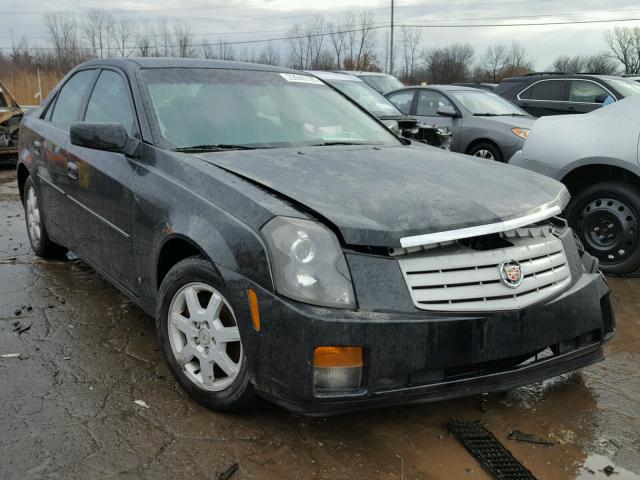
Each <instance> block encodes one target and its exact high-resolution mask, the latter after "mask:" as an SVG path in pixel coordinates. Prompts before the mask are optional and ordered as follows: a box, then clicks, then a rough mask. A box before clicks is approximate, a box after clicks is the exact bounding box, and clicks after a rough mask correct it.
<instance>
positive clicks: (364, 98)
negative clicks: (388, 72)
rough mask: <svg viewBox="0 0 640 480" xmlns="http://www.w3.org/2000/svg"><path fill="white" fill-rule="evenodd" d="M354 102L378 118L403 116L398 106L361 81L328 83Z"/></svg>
mask: <svg viewBox="0 0 640 480" xmlns="http://www.w3.org/2000/svg"><path fill="white" fill-rule="evenodd" d="M327 83H330V84H331V85H333V86H334V87H336V88H337V89H338V90H340V91H341V92H342V93H344V94H345V95H346V96H347V97H349V98H351V99H352V100H353V101H354V102H356V103H358V104H360V105H361V106H362V108H364V109H365V110H367V111H368V112H370V113H373V114H374V115H375V116H376V117H383V116H385V115H402V112H401V111H400V110H398V109H397V108H396V106H395V105H394V104H393V103H391V102H390V101H389V100H387V99H386V98H385V97H383V96H382V94H380V93H378V92H376V91H375V90H374V89H373V88H371V87H370V86H368V85H367V84H366V83H364V82H361V81H353V80H331V81H327Z"/></svg>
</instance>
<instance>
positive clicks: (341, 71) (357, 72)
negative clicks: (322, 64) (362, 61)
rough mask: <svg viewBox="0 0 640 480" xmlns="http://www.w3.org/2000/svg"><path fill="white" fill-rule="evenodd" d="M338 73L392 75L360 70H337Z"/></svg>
mask: <svg viewBox="0 0 640 480" xmlns="http://www.w3.org/2000/svg"><path fill="white" fill-rule="evenodd" d="M338 73H346V74H348V75H356V76H359V75H375V76H378V77H392V76H393V75H390V74H388V73H382V72H364V71H362V70H338Z"/></svg>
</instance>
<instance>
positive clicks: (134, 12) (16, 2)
mask: <svg viewBox="0 0 640 480" xmlns="http://www.w3.org/2000/svg"><path fill="white" fill-rule="evenodd" d="M390 3H391V2H390V0H384V1H382V0H371V1H368V2H363V1H360V2H358V1H355V0H323V1H316V2H313V1H295V0H227V1H216V0H211V1H208V2H204V1H200V0H163V1H157V0H155V1H154V0H147V1H137V0H111V1H109V2H100V1H98V0H56V2H55V3H54V2H51V1H50V0H2V1H1V2H0V47H10V46H11V35H12V34H13V38H14V39H15V40H19V39H20V38H21V37H22V36H25V37H26V38H27V40H28V41H29V43H35V44H39V45H44V44H45V43H46V32H45V29H44V27H43V21H42V14H43V12H45V11H48V10H52V9H55V10H56V11H69V12H75V13H77V14H79V15H81V14H82V13H83V12H85V11H86V10H87V9H89V8H104V9H108V10H110V11H111V12H112V13H113V14H114V15H115V16H128V17H130V18H133V19H135V20H136V21H139V22H144V21H150V22H153V21H155V20H157V19H158V18H160V17H163V16H165V17H167V18H168V19H169V20H172V19H175V20H186V21H188V22H189V23H190V24H191V26H192V29H193V32H194V33H195V34H196V36H197V37H196V38H198V39H205V38H206V39H207V40H209V41H217V40H218V39H220V38H224V39H226V40H228V41H242V40H255V39H267V38H275V37H279V36H283V35H285V34H286V30H287V29H288V28H290V27H291V26H292V25H293V24H294V23H296V22H297V23H304V22H305V21H309V19H310V18H311V17H312V16H313V15H314V14H318V13H322V14H324V15H325V16H326V17H327V19H328V20H330V21H335V22H339V21H340V20H341V17H343V16H344V15H345V13H346V12H347V11H349V10H353V11H358V10H362V9H367V10H371V11H372V13H373V14H374V16H375V22H376V23H379V24H384V23H387V22H389V18H390ZM635 18H640V2H639V1H638V0H617V1H615V2H613V1H611V0H609V1H607V0H565V1H557V0H422V1H415V0H396V22H397V23H398V24H402V23H404V22H416V21H420V22H425V23H428V24H438V25H453V24H463V25H472V24H474V23H492V24H496V23H497V24H505V23H540V22H567V21H585V20H613V19H635ZM616 25H622V26H629V27H631V26H640V21H636V20H634V21H627V22H619V23H596V24H577V25H549V26H514V27H511V26H509V27H471V26H466V27H464V28H453V27H447V28H423V29H422V30H421V31H422V46H423V47H426V48H428V47H433V46H441V45H445V44H448V43H451V42H455V41H461V42H469V43H471V44H472V45H473V46H474V47H475V48H476V51H477V53H478V54H481V53H482V52H483V51H484V49H485V48H486V47H487V46H488V45H490V44H494V43H501V42H510V41H511V40H519V41H520V42H521V43H523V44H524V45H525V46H526V47H527V48H528V51H529V52H530V54H531V56H532V57H533V58H534V59H535V60H536V67H537V68H538V69H543V68H546V67H548V66H549V64H550V63H551V62H552V60H553V58H554V57H555V56H556V55H558V54H571V55H573V54H588V53H595V52H599V51H602V50H605V49H606V45H605V43H604V41H603V39H602V34H603V32H604V31H606V30H608V29H611V28H613V27H614V26H616ZM377 35H378V36H379V39H380V41H379V45H380V46H382V37H383V30H378V33H377Z"/></svg>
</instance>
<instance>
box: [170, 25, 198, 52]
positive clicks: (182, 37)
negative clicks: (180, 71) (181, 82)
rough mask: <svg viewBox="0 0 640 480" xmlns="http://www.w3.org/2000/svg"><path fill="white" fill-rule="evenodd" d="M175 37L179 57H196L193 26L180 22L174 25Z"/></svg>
mask: <svg viewBox="0 0 640 480" xmlns="http://www.w3.org/2000/svg"><path fill="white" fill-rule="evenodd" d="M173 36H174V38H175V42H176V50H177V55H178V56H179V57H182V58H191V57H193V56H195V55H194V53H195V52H194V49H193V43H194V42H193V33H192V32H191V26H190V25H189V24H188V23H186V22H178V23H176V24H174V25H173Z"/></svg>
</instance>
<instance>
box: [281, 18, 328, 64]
mask: <svg viewBox="0 0 640 480" xmlns="http://www.w3.org/2000/svg"><path fill="white" fill-rule="evenodd" d="M327 35H328V31H327V24H326V22H325V19H324V17H323V16H322V15H316V16H315V17H313V19H311V21H309V22H307V23H305V24H304V25H300V24H297V23H296V24H295V25H294V26H293V27H292V28H291V30H289V34H288V36H289V37H290V39H289V46H290V48H291V51H290V63H291V66H293V67H294V68H299V69H301V70H304V69H317V68H321V66H322V65H324V68H327V67H326V64H327V62H328V61H327V58H328V57H330V55H329V54H327V52H326V44H325V37H326V36H327ZM330 63H331V65H330V66H329V67H328V68H331V67H333V61H331V62H330Z"/></svg>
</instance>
